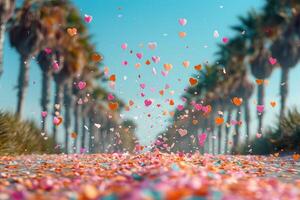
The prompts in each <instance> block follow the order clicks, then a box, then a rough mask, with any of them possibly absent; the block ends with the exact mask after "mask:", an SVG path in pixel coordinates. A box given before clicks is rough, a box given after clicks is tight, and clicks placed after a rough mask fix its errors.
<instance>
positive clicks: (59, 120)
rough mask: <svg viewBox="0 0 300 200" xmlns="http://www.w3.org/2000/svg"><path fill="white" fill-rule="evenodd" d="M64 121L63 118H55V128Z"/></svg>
mask: <svg viewBox="0 0 300 200" xmlns="http://www.w3.org/2000/svg"><path fill="white" fill-rule="evenodd" d="M62 121H63V119H62V117H54V118H53V124H54V125H55V126H59V125H60V124H61V123H62Z"/></svg>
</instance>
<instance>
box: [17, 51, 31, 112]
mask: <svg viewBox="0 0 300 200" xmlns="http://www.w3.org/2000/svg"><path fill="white" fill-rule="evenodd" d="M28 85H29V59H28V57H27V56H23V55H22V56H21V61H20V72H19V78H18V102H17V111H16V116H17V117H21V114H22V111H23V107H24V100H25V99H24V98H25V94H26V92H27V88H28Z"/></svg>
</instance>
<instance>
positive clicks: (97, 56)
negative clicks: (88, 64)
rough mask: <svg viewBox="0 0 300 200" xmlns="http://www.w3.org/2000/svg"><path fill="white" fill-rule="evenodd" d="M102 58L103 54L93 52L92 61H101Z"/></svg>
mask: <svg viewBox="0 0 300 200" xmlns="http://www.w3.org/2000/svg"><path fill="white" fill-rule="evenodd" d="M101 60H102V57H101V55H99V54H97V53H93V54H92V61H94V62H100V61H101Z"/></svg>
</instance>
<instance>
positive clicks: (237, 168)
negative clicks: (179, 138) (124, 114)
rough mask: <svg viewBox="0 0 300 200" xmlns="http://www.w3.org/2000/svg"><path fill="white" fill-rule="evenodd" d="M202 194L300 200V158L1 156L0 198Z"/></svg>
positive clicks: (231, 198)
mask: <svg viewBox="0 0 300 200" xmlns="http://www.w3.org/2000/svg"><path fill="white" fill-rule="evenodd" d="M204 198H206V199H216V200H217V199H224V200H239V199H264V200H268V199H272V200H273V199H288V200H291V199H300V161H295V160H294V159H293V158H292V157H274V156H268V157H259V156H211V155H204V156H203V155H198V154H195V155H192V156H188V155H175V154H162V153H159V152H154V153H149V152H148V153H144V154H139V155H128V154H96V155H31V156H18V157H0V200H4V199H14V200H22V199H39V200H43V199H56V200H60V199H82V200H85V199H87V200H88V199H104V200H114V199H125V200H127V199H128V200H135V199H144V200H150V199H170V200H176V199H189V200H192V199H204Z"/></svg>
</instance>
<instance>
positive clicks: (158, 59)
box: [151, 56, 160, 64]
mask: <svg viewBox="0 0 300 200" xmlns="http://www.w3.org/2000/svg"><path fill="white" fill-rule="evenodd" d="M151 59H152V61H153V62H154V63H156V64H157V63H159V61H160V57H159V56H152V58H151Z"/></svg>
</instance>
